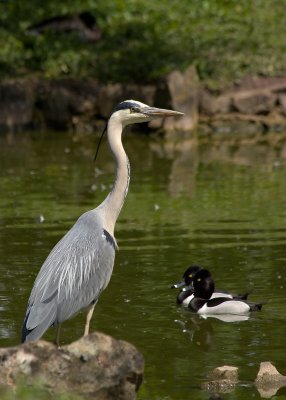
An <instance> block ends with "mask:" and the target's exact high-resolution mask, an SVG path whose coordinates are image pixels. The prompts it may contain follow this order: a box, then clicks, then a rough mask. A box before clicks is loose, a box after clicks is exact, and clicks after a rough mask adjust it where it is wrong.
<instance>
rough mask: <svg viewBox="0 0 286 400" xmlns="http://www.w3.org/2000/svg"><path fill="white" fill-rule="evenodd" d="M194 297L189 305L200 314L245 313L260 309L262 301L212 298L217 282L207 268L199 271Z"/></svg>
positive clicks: (194, 282)
mask: <svg viewBox="0 0 286 400" xmlns="http://www.w3.org/2000/svg"><path fill="white" fill-rule="evenodd" d="M193 285H194V297H193V299H192V300H191V301H190V302H189V305H188V307H189V308H190V309H191V310H192V311H195V312H196V313H198V314H213V315H215V314H234V315H243V314H248V313H249V312H250V311H259V310H261V308H262V303H253V302H251V303H250V302H248V301H246V300H235V299H230V298H226V297H216V298H213V299H212V298H211V296H212V294H213V293H214V291H215V283H214V280H213V279H212V276H211V273H210V272H209V271H208V270H207V269H201V270H200V271H198V272H197V273H196V275H195V277H194V280H193Z"/></svg>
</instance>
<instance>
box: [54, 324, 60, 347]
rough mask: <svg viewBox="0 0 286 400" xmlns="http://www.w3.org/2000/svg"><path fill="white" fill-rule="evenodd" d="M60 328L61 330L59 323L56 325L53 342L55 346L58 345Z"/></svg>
mask: <svg viewBox="0 0 286 400" xmlns="http://www.w3.org/2000/svg"><path fill="white" fill-rule="evenodd" d="M60 330H61V324H58V325H56V338H55V344H56V346H57V347H60Z"/></svg>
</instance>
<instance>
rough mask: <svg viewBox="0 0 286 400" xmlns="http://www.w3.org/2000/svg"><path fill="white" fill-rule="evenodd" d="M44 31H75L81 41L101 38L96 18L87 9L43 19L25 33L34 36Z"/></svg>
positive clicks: (94, 40) (93, 40) (95, 40)
mask: <svg viewBox="0 0 286 400" xmlns="http://www.w3.org/2000/svg"><path fill="white" fill-rule="evenodd" d="M46 31H50V32H55V33H62V32H64V33H69V32H76V33H77V34H78V36H79V37H80V38H81V39H82V40H83V41H87V42H97V41H98V40H100V39H101V31H100V29H99V27H98V25H97V23H96V18H95V17H94V16H93V15H92V14H91V13H90V12H89V11H83V12H81V13H79V14H66V15H57V16H54V17H51V18H48V19H44V20H42V21H40V22H38V23H36V24H33V25H31V26H29V28H28V29H27V34H29V35H34V36H36V35H39V34H41V33H43V32H46Z"/></svg>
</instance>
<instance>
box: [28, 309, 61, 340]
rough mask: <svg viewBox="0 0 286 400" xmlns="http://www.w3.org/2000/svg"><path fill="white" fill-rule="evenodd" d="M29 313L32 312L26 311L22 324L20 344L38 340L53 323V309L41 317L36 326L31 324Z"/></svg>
mask: <svg viewBox="0 0 286 400" xmlns="http://www.w3.org/2000/svg"><path fill="white" fill-rule="evenodd" d="M31 311H33V310H32V309H29V310H28V311H27V314H26V316H25V319H24V322H23V327H22V338H21V341H22V343H24V342H31V341H33V340H38V339H40V338H41V337H42V336H43V334H44V333H45V332H46V331H47V330H48V329H49V327H50V326H52V325H53V324H54V322H55V317H56V312H55V310H54V309H53V308H51V309H50V311H49V312H48V313H47V314H46V315H44V316H43V315H42V318H40V320H38V323H37V324H35V323H33V320H32V318H31V317H32V315H31Z"/></svg>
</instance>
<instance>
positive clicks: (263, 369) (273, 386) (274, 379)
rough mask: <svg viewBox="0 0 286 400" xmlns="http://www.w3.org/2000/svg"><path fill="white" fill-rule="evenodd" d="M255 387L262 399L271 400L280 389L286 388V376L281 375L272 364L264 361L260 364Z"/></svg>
mask: <svg viewBox="0 0 286 400" xmlns="http://www.w3.org/2000/svg"><path fill="white" fill-rule="evenodd" d="M255 385H256V387H257V390H258V391H259V394H260V395H261V397H264V398H270V397H272V396H274V395H275V394H276V392H277V391H278V389H280V388H281V387H283V386H286V376H284V375H282V374H280V372H278V371H277V369H276V367H274V365H273V364H271V362H269V361H264V362H262V363H260V369H259V371H258V374H257V377H256V379H255Z"/></svg>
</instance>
